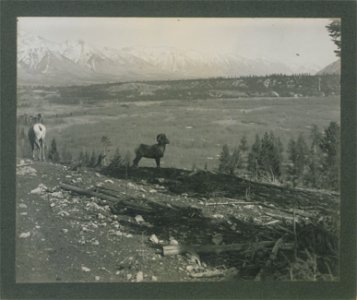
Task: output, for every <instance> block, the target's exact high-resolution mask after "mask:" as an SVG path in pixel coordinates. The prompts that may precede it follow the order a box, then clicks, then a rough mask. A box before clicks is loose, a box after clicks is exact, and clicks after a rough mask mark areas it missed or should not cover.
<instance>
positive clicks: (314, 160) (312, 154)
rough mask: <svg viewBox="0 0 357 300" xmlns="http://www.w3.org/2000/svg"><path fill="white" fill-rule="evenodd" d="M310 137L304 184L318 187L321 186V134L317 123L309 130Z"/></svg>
mask: <svg viewBox="0 0 357 300" xmlns="http://www.w3.org/2000/svg"><path fill="white" fill-rule="evenodd" d="M310 139H311V146H310V149H309V154H308V162H307V166H308V170H307V172H306V173H305V175H304V185H305V186H309V187H313V188H319V187H321V180H322V176H321V174H322V172H323V169H322V164H321V160H322V159H321V158H322V151H321V148H320V144H321V140H322V134H321V132H320V130H319V128H318V127H317V125H313V126H312V128H311V131H310Z"/></svg>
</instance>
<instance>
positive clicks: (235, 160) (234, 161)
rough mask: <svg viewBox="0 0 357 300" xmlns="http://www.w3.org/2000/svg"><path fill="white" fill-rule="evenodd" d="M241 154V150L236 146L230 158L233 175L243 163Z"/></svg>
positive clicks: (229, 168)
mask: <svg viewBox="0 0 357 300" xmlns="http://www.w3.org/2000/svg"><path fill="white" fill-rule="evenodd" d="M241 163H242V162H241V155H240V150H239V149H238V148H234V150H233V152H232V155H231V156H230V159H229V167H228V170H229V173H230V174H231V175H233V174H234V172H235V170H236V169H237V168H238V167H239V166H240V165H241Z"/></svg>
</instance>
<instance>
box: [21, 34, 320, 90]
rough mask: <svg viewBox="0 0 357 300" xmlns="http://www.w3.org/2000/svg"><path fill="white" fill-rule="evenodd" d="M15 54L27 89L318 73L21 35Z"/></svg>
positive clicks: (263, 62)
mask: <svg viewBox="0 0 357 300" xmlns="http://www.w3.org/2000/svg"><path fill="white" fill-rule="evenodd" d="M17 54H18V55H17V57H18V61H17V71H18V82H19V84H24V85H27V84H30V85H54V86H62V85H63V86H66V85H83V84H85V85H87V84H95V83H107V82H117V81H135V80H167V79H171V80H175V79H195V78H211V77H239V76H249V75H256V76H264V75H270V74H273V73H279V74H293V73H310V74H314V73H316V71H318V69H319V68H316V66H311V65H304V66H301V65H286V64H284V63H282V62H280V61H272V60H268V59H265V58H262V57H261V58H256V59H250V58H247V57H242V56H240V55H239V54H238V53H221V54H217V55H211V54H208V53H201V52H197V51H193V50H188V49H176V48H171V47H148V48H138V47H126V48H121V49H114V48H108V47H100V48H98V47H94V46H92V45H90V44H88V43H86V42H85V41H83V40H76V41H64V42H62V43H58V42H52V41H49V40H47V39H45V38H43V37H41V36H36V35H29V34H21V33H20V34H19V36H18V49H17Z"/></svg>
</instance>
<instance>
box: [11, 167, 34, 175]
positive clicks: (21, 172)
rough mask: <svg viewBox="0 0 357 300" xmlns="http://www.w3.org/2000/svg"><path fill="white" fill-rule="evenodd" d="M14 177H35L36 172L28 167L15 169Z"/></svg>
mask: <svg viewBox="0 0 357 300" xmlns="http://www.w3.org/2000/svg"><path fill="white" fill-rule="evenodd" d="M16 175H22V176H24V175H30V176H37V171H36V169H34V168H32V167H29V166H23V167H21V168H17V169H16Z"/></svg>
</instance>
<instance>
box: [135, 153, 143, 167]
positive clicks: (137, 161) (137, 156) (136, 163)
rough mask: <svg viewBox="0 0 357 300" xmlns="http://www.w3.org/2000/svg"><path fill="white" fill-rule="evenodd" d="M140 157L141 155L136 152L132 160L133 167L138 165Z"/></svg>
mask: <svg viewBox="0 0 357 300" xmlns="http://www.w3.org/2000/svg"><path fill="white" fill-rule="evenodd" d="M140 159H141V156H140V155H138V154H136V157H135V159H134V160H133V166H134V167H137V166H138V163H139V161H140Z"/></svg>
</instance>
